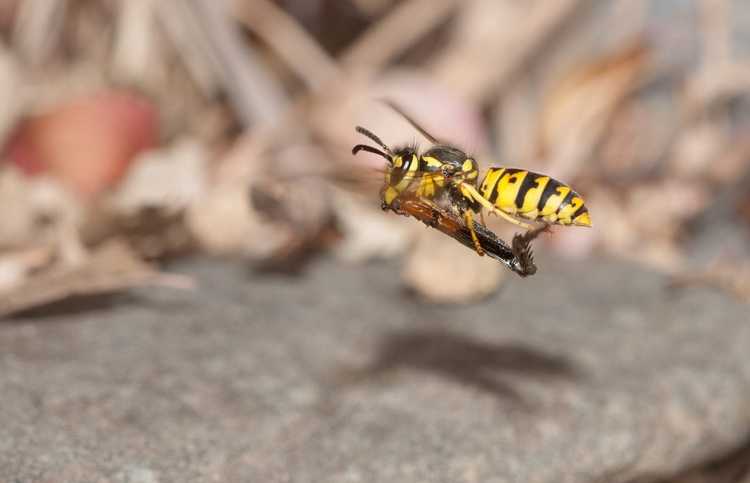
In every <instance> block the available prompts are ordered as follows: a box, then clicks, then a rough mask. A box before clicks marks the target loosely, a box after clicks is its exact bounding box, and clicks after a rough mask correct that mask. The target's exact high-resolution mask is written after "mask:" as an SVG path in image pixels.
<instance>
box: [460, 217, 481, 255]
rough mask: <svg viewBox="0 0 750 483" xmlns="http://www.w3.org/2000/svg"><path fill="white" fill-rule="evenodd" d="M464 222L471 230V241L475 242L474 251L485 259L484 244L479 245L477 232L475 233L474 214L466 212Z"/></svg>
mask: <svg viewBox="0 0 750 483" xmlns="http://www.w3.org/2000/svg"><path fill="white" fill-rule="evenodd" d="M464 221H465V222H466V227H467V228H468V229H469V233H471V240H472V241H473V242H474V250H476V251H477V255H479V256H480V257H483V256H484V249H483V248H482V244H481V243H479V237H478V236H477V232H475V231H474V214H473V213H472V212H471V211H470V210H466V211H464Z"/></svg>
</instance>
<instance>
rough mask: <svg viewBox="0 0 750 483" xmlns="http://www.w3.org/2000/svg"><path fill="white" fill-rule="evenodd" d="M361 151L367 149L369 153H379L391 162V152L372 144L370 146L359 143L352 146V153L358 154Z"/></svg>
mask: <svg viewBox="0 0 750 483" xmlns="http://www.w3.org/2000/svg"><path fill="white" fill-rule="evenodd" d="M360 151H367V152H368V153H372V154H377V155H378V156H382V157H384V158H385V159H386V160H387V161H388V162H391V156H390V155H389V154H386V153H384V152H383V151H381V150H379V149H377V148H373V147H372V146H368V145H366V144H357V145H356V146H354V147H353V148H352V154H357V153H358V152H360Z"/></svg>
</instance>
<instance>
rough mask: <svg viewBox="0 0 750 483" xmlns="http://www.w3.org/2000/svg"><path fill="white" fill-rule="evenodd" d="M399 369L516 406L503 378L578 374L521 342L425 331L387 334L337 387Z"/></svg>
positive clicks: (513, 391)
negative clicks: (364, 363) (368, 359)
mask: <svg viewBox="0 0 750 483" xmlns="http://www.w3.org/2000/svg"><path fill="white" fill-rule="evenodd" d="M402 370H416V371H421V372H426V373H429V374H434V375H437V376H439V377H442V378H444V379H448V380H450V381H453V382H455V383H457V384H462V385H467V386H470V387H473V388H476V389H478V390H480V391H484V392H487V393H490V394H492V395H495V396H497V397H498V398H502V399H506V400H509V401H511V402H514V403H519V404H520V405H521V406H526V405H525V404H524V400H523V397H522V396H521V394H520V393H519V392H518V391H517V390H516V389H514V388H513V385H512V384H511V383H509V382H508V381H507V376H520V377H527V378H532V379H544V378H563V379H578V378H579V377H580V375H581V372H580V371H579V370H578V369H577V368H576V366H575V365H574V364H573V363H572V362H571V361H570V360H569V359H567V358H565V357H562V356H557V355H551V354H548V353H545V352H543V351H540V350H538V349H534V348H532V347H528V346H525V345H522V344H518V343H497V342H489V341H485V340H481V339H476V338H471V337H468V336H466V335H463V334H457V333H453V332H448V331H444V330H428V331H403V332H394V333H390V334H387V335H386V336H385V337H384V338H383V339H382V340H381V341H380V344H379V347H378V349H377V352H376V356H375V357H374V359H373V360H372V361H371V362H370V363H369V364H368V365H367V366H366V367H364V368H359V369H355V370H349V371H347V372H344V373H342V374H339V376H342V377H340V378H339V379H338V383H339V385H349V384H356V383H359V382H365V381H367V380H371V379H373V378H381V377H383V376H385V375H388V374H392V373H394V372H396V371H402ZM503 376H506V380H503Z"/></svg>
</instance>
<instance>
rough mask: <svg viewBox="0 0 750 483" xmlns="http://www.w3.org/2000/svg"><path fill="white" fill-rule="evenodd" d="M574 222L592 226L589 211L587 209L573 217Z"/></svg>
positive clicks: (579, 224) (578, 224)
mask: <svg viewBox="0 0 750 483" xmlns="http://www.w3.org/2000/svg"><path fill="white" fill-rule="evenodd" d="M573 224H574V225H577V226H591V217H590V216H589V212H588V211H586V212H584V213H581V214H580V215H578V216H576V217H575V218H573Z"/></svg>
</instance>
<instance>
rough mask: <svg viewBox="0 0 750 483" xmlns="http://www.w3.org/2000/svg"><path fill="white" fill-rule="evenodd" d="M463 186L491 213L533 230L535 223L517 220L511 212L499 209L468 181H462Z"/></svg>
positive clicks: (525, 228)
mask: <svg viewBox="0 0 750 483" xmlns="http://www.w3.org/2000/svg"><path fill="white" fill-rule="evenodd" d="M461 188H462V189H463V190H465V191H466V192H467V193H468V194H469V195H470V196H471V198H472V199H473V200H474V201H476V202H477V203H479V204H480V205H482V207H484V208H485V209H487V210H488V211H489V212H490V213H494V214H495V215H497V216H499V217H500V218H503V219H504V220H505V221H508V222H510V223H513V224H514V225H518V226H520V227H521V228H523V229H524V230H531V229H533V228H534V225H529V224H528V223H524V222H523V221H521V220H516V219H515V218H513V217H512V216H510V215H509V214H507V213H505V212H503V211H500V210H498V209H497V208H496V207H495V206H494V205H493V204H492V203H490V202H489V201H487V199H486V198H485V197H483V196H482V195H481V194H480V193H479V192H478V191H477V190H476V188H474V187H473V186H472V185H470V184H468V183H461Z"/></svg>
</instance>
